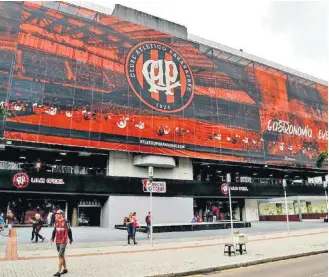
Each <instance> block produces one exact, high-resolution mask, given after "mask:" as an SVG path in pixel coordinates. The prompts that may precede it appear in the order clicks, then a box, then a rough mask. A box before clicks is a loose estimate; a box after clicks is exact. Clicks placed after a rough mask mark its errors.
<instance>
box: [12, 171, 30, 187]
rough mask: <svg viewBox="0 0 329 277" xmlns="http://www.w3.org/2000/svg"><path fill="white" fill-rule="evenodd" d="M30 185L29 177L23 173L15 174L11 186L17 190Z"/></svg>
mask: <svg viewBox="0 0 329 277" xmlns="http://www.w3.org/2000/svg"><path fill="white" fill-rule="evenodd" d="M29 183H30V177H29V175H27V174H26V173H25V172H19V173H16V174H15V175H14V177H13V185H14V186H15V187H16V188H18V189H24V188H26V187H27V186H28V185H29Z"/></svg>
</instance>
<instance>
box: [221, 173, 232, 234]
mask: <svg viewBox="0 0 329 277" xmlns="http://www.w3.org/2000/svg"><path fill="white" fill-rule="evenodd" d="M226 181H227V184H225V183H224V184H222V187H221V190H222V192H223V194H225V195H227V194H228V199H229V203H230V219H231V232H232V236H233V231H234V229H233V215H232V200H231V188H230V183H231V174H230V173H227V174H226Z"/></svg>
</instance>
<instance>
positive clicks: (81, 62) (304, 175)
mask: <svg viewBox="0 0 329 277" xmlns="http://www.w3.org/2000/svg"><path fill="white" fill-rule="evenodd" d="M0 26H1V28H0V37H1V43H0V102H1V104H0V105H1V106H0V112H1V116H0V137H1V144H0V150H1V151H0V210H1V211H4V212H5V211H7V209H12V210H13V211H14V213H15V214H16V216H17V218H18V219H19V221H20V223H21V224H27V223H28V218H29V217H30V216H31V215H32V214H33V213H34V212H35V209H37V208H39V209H40V210H41V213H42V215H43V217H44V218H46V217H47V214H48V213H49V211H51V210H52V209H54V208H56V207H58V208H61V209H63V210H65V212H66V215H67V217H68V218H69V219H70V220H71V221H72V225H78V224H80V225H81V224H86V225H92V226H103V227H109V228H113V227H114V225H115V224H121V223H122V219H123V217H124V216H126V215H127V214H128V213H129V212H132V211H136V212H137V214H138V215H140V216H141V218H143V216H144V215H146V213H147V212H148V209H149V197H148V196H149V195H148V193H145V192H144V190H145V187H144V185H145V183H146V182H145V181H143V180H145V179H147V178H148V167H149V166H153V168H154V179H155V180H156V181H159V182H165V183H166V192H163V193H161V194H160V193H159V194H154V196H155V198H154V200H153V205H154V207H153V211H154V213H153V214H154V222H155V223H184V222H190V221H191V219H192V217H193V215H194V214H196V213H197V214H200V215H201V216H202V217H203V216H204V215H205V213H206V211H207V210H209V209H210V210H212V211H213V210H214V211H215V212H216V213H218V214H217V218H218V219H219V220H225V219H228V218H229V208H228V198H227V195H225V194H224V193H223V192H222V190H221V185H222V184H223V183H225V182H226V181H227V180H226V174H227V173H230V174H231V176H232V183H231V185H232V187H231V191H232V199H233V210H234V218H235V220H238V221H258V220H271V219H270V216H272V217H273V216H275V215H277V216H280V215H282V214H285V211H284V208H283V207H282V205H281V203H280V199H279V200H276V202H275V203H274V202H273V198H280V197H282V196H283V188H282V182H283V179H286V180H287V182H288V185H287V194H288V199H289V213H290V214H291V220H294V218H296V216H297V217H298V219H301V218H303V217H307V216H310V214H313V217H320V216H321V214H324V213H326V211H327V208H326V201H325V197H324V195H325V190H324V187H323V183H325V182H324V181H325V180H326V179H325V178H326V174H327V170H325V169H319V168H317V167H316V160H317V157H318V154H319V153H321V152H323V151H326V150H327V142H328V127H327V125H328V87H327V82H325V81H322V80H319V79H317V78H314V77H312V76H309V75H306V74H303V73H301V72H297V71H295V70H292V69H290V68H286V67H283V66H281V65H278V64H275V63H272V62H269V61H267V60H263V59H261V58H258V57H255V56H252V55H249V54H247V53H244V52H242V51H237V50H235V49H232V48H229V47H226V46H223V45H221V44H218V43H215V42H212V41H207V40H205V39H202V38H199V37H195V36H192V35H190V34H189V33H188V32H187V28H186V27H185V26H182V25H178V24H175V23H172V22H168V21H166V20H163V19H160V18H156V17H153V16H151V15H148V14H144V13H141V12H139V11H136V10H133V9H130V8H127V7H124V6H121V5H116V6H115V8H114V10H108V9H106V8H103V7H98V6H95V5H93V6H87V5H86V6H83V7H82V6H75V5H73V4H70V3H66V2H65V3H64V2H1V3H0ZM162 184H163V183H162ZM269 199H270V200H269ZM273 203H274V204H273ZM314 214H315V215H314ZM276 219H278V218H276Z"/></svg>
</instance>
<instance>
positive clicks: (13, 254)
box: [0, 229, 328, 262]
mask: <svg viewBox="0 0 329 277" xmlns="http://www.w3.org/2000/svg"><path fill="white" fill-rule="evenodd" d="M325 233H328V232H327V231H322V232H316V233H308V234H301V235H295V236H294V237H304V236H312V235H319V234H325ZM289 237H290V236H281V237H272V238H261V239H254V240H252V239H251V240H249V242H258V241H270V240H278V239H285V238H289ZM224 244H225V242H222V243H212V244H201V245H188V246H178V247H164V248H153V249H140V250H124V251H116V252H103V253H83V254H74V255H66V256H67V257H71V258H75V257H76V258H78V257H86V256H103V255H118V254H135V253H143V252H159V251H168V250H182V249H193V248H203V247H214V246H219V245H224ZM7 252H8V255H7ZM54 258H58V256H43V257H18V255H17V239H16V230H15V229H13V235H12V237H10V238H9V240H8V245H7V251H6V260H7V261H8V260H9V261H16V260H25V261H26V260H41V259H54ZM0 262H2V261H1V260H0Z"/></svg>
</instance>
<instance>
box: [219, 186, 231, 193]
mask: <svg viewBox="0 0 329 277" xmlns="http://www.w3.org/2000/svg"><path fill="white" fill-rule="evenodd" d="M229 189H230V188H229V186H228V184H226V183H224V184H222V185H221V187H220V190H221V191H222V193H223V194H225V195H227V194H228V190H229Z"/></svg>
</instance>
